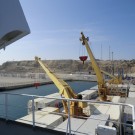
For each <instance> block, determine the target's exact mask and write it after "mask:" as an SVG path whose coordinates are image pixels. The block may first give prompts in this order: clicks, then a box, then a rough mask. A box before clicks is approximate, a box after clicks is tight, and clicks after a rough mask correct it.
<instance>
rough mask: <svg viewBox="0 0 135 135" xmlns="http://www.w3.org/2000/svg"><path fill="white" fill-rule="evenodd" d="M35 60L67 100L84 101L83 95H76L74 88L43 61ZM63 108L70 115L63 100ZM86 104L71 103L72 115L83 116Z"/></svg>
mask: <svg viewBox="0 0 135 135" xmlns="http://www.w3.org/2000/svg"><path fill="white" fill-rule="evenodd" d="M35 60H36V61H37V62H38V63H39V64H40V66H41V67H42V68H43V70H44V71H45V72H46V73H47V75H48V76H49V77H50V79H51V80H52V81H53V82H54V84H55V85H56V87H57V88H58V89H59V93H60V94H61V95H63V96H64V97H65V98H69V99H71V98H73V99H82V95H80V94H78V95H77V94H75V93H74V91H73V90H72V88H71V87H70V86H69V85H68V84H67V83H66V82H65V81H63V80H62V79H60V78H59V77H58V76H56V75H55V74H54V73H53V72H52V71H51V70H50V69H49V68H48V66H47V65H46V64H45V63H43V62H42V61H41V59H40V58H38V57H35ZM63 106H64V110H65V112H66V113H68V107H67V103H66V101H65V100H63ZM86 106H87V105H86V103H84V102H73V101H71V102H70V113H71V115H72V116H82V115H83V108H84V107H86Z"/></svg>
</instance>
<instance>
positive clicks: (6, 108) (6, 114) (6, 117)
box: [5, 93, 8, 120]
mask: <svg viewBox="0 0 135 135" xmlns="http://www.w3.org/2000/svg"><path fill="white" fill-rule="evenodd" d="M5 119H6V120H8V94H7V93H5Z"/></svg>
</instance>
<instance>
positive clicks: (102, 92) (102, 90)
mask: <svg viewBox="0 0 135 135" xmlns="http://www.w3.org/2000/svg"><path fill="white" fill-rule="evenodd" d="M88 40H89V38H88V37H87V38H86V37H85V36H84V34H83V32H81V38H80V41H82V45H85V47H86V49H87V52H88V54H89V57H90V59H91V63H92V67H93V69H94V71H95V73H96V76H97V83H98V94H99V97H100V99H101V100H103V101H106V100H107V86H106V83H105V81H104V78H103V75H102V73H101V71H100V68H99V66H98V64H97V62H96V60H95V58H94V55H93V53H92V51H91V49H90V47H89V44H88Z"/></svg>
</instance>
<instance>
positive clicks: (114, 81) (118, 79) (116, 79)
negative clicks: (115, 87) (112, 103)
mask: <svg viewBox="0 0 135 135" xmlns="http://www.w3.org/2000/svg"><path fill="white" fill-rule="evenodd" d="M101 73H103V74H105V75H108V76H110V77H111V78H112V79H111V80H108V81H107V82H108V83H109V84H122V78H121V77H117V76H114V75H112V74H110V73H108V72H106V71H104V70H101Z"/></svg>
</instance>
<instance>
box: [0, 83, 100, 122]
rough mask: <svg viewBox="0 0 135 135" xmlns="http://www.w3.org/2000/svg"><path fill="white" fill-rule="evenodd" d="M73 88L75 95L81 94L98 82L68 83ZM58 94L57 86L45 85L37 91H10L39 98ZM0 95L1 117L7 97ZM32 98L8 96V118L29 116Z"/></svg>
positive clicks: (34, 89) (28, 89)
mask: <svg viewBox="0 0 135 135" xmlns="http://www.w3.org/2000/svg"><path fill="white" fill-rule="evenodd" d="M67 83H68V84H69V85H70V86H71V88H72V89H73V90H74V92H75V93H79V92H81V91H83V90H86V89H89V88H91V87H93V86H95V85H97V83H96V82H83V81H74V82H67ZM56 92H58V89H57V87H56V86H55V85H53V84H49V85H43V86H40V87H38V88H37V89H36V88H35V87H31V88H24V89H18V90H13V91H10V93H17V94H30V95H39V96H45V95H49V94H52V93H56ZM2 93H3V92H1V95H0V116H1V117H2V115H4V114H5V107H4V105H3V104H5V95H3V94H2ZM30 99H31V98H30V97H24V96H16V95H8V105H9V106H8V109H7V110H8V117H9V118H10V119H17V118H20V117H22V116H25V115H26V114H27V108H26V107H27V103H28V100H30Z"/></svg>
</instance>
